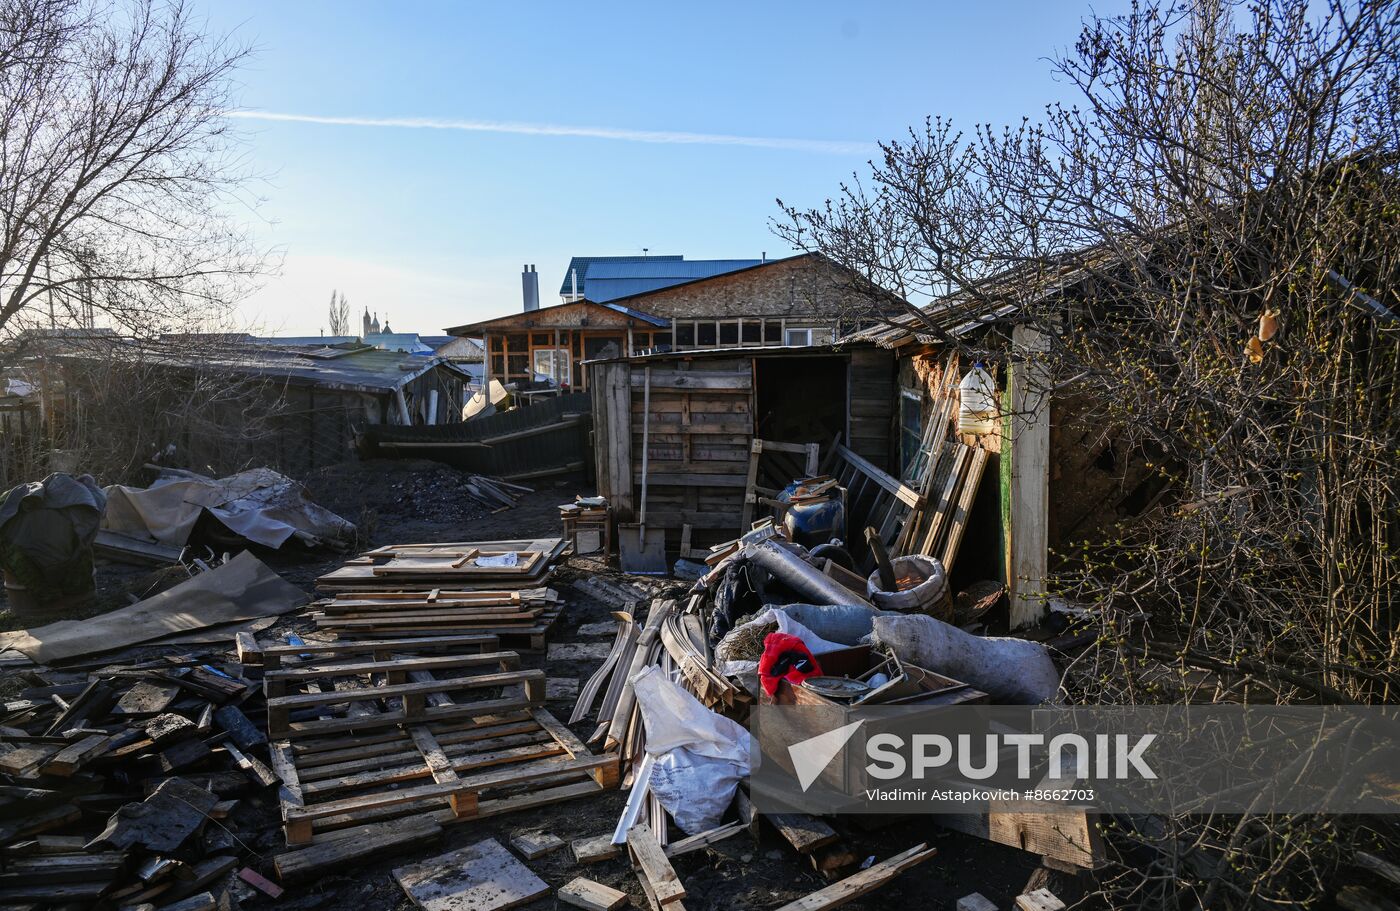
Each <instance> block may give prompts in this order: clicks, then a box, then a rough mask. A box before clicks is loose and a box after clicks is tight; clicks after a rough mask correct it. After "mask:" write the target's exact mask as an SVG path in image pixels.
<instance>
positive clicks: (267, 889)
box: [238, 867, 283, 898]
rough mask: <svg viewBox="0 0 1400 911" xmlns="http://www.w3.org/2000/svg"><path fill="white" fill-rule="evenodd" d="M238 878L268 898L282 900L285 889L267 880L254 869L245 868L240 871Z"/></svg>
mask: <svg viewBox="0 0 1400 911" xmlns="http://www.w3.org/2000/svg"><path fill="white" fill-rule="evenodd" d="M238 878H239V879H241V880H243V881H244V882H245V883H247V884H248V885H250V886H252V887H253V888H254V889H257V890H258V891H259V892H261V893H262V894H263V895H266V896H267V897H268V898H281V897H282V892H283V889H282V887H281V886H279V885H277V884H276V883H275V882H273V881H272V880H270V879H268V878H266V877H265V876H263V875H262V874H261V873H259V872H258V871H256V870H254V869H253V868H252V867H244V868H243V869H241V870H239V871H238Z"/></svg>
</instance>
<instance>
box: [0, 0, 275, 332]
mask: <svg viewBox="0 0 1400 911" xmlns="http://www.w3.org/2000/svg"><path fill="white" fill-rule="evenodd" d="M245 55H246V51H245V49H243V48H241V47H236V46H233V45H231V44H230V43H229V42H228V41H227V40H226V39H224V38H221V37H217V36H209V35H205V34H203V33H201V32H200V31H199V29H198V28H197V27H196V26H195V25H194V24H193V23H192V22H191V17H190V13H189V11H188V10H187V9H186V7H185V6H184V5H183V4H182V3H181V2H178V0H177V2H174V3H169V4H167V3H163V2H157V0H117V2H114V3H110V4H108V3H100V2H98V0H0V331H4V332H6V334H10V335H13V334H14V333H15V332H17V331H18V330H22V329H24V328H28V327H32V326H37V325H48V324H50V323H52V324H58V325H85V324H91V323H92V322H93V320H95V319H100V320H102V321H103V322H107V323H110V324H111V325H113V326H114V327H115V328H118V329H125V330H127V331H129V332H130V333H131V334H136V335H154V334H157V333H158V332H160V331H163V330H167V329H169V328H170V327H171V326H176V325H180V324H182V322H183V320H182V316H183V315H184V314H186V313H188V312H190V311H192V310H214V309H220V308H224V307H226V306H227V305H228V304H229V303H230V302H231V301H232V300H234V299H236V298H237V297H238V296H240V294H241V293H242V292H243V291H244V290H245V289H246V287H247V285H248V282H249V281H250V280H251V279H253V278H254V277H255V276H256V275H258V274H259V273H260V272H261V271H262V269H263V267H264V264H265V262H264V258H263V257H261V256H259V255H258V254H257V253H256V252H255V251H254V250H253V248H252V247H251V245H250V243H249V241H248V238H247V236H246V235H245V233H244V231H243V230H242V229H241V228H240V227H239V225H238V224H237V223H236V222H235V221H234V220H233V219H231V218H230V216H229V213H230V212H232V211H234V210H236V209H237V208H238V207H240V206H244V205H247V204H249V203H251V202H252V200H250V199H248V198H247V197H246V195H245V191H244V187H245V182H244V181H245V179H246V176H247V175H246V174H245V172H244V169H243V167H242V165H241V163H240V161H239V158H238V156H237V154H236V151H237V150H236V147H235V145H234V142H233V139H232V137H231V135H230V133H229V129H228V124H227V120H226V118H225V117H224V116H223V115H224V112H225V111H226V110H227V109H228V107H229V106H230V98H229V91H230V88H231V79H232V77H233V74H234V71H235V69H236V67H237V66H238V65H239V64H240V62H241V61H242V60H243V59H244V57H245Z"/></svg>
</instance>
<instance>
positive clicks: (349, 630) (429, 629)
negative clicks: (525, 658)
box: [316, 602, 564, 651]
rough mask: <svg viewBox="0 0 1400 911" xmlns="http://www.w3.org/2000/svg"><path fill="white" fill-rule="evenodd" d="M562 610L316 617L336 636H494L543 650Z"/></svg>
mask: <svg viewBox="0 0 1400 911" xmlns="http://www.w3.org/2000/svg"><path fill="white" fill-rule="evenodd" d="M563 612H564V605H563V604H562V603H560V602H548V603H547V604H546V606H543V607H540V608H538V609H532V610H531V611H529V612H521V613H522V614H528V615H522V616H518V617H516V616H503V615H492V614H480V613H475V614H474V613H471V612H465V613H456V612H447V613H443V614H421V613H416V612H415V613H404V614H394V613H392V612H380V613H379V614H377V615H375V616H373V617H345V616H318V617H317V620H316V626H317V628H318V629H322V630H325V631H327V632H331V633H334V634H335V635H336V636H337V638H339V639H356V638H361V637H365V638H370V639H376V638H385V637H390V636H461V635H485V636H495V637H497V639H498V640H499V641H500V643H501V644H502V645H504V646H506V647H508V648H512V649H515V650H517V651H543V650H544V648H545V643H546V641H547V639H548V637H549V632H550V630H551V629H553V628H554V624H555V623H557V622H558V620H559V617H560V616H561V615H562V614H563Z"/></svg>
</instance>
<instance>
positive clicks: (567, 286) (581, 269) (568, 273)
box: [559, 254, 685, 295]
mask: <svg viewBox="0 0 1400 911" xmlns="http://www.w3.org/2000/svg"><path fill="white" fill-rule="evenodd" d="M684 258H685V257H683V256H672V255H670V254H658V255H656V256H575V257H573V258H572V259H570V260H569V268H567V269H565V270H564V282H563V284H561V285H560V286H559V293H560V294H561V295H564V294H572V293H573V272H574V270H575V269H577V270H578V290H579V293H580V294H583V293H584V291H583V288H584V282H585V281H587V279H588V273H589V270H591V269H592V268H593V264H594V263H645V262H651V261H654V260H661V261H663V262H680V261H681V260H682V259H684Z"/></svg>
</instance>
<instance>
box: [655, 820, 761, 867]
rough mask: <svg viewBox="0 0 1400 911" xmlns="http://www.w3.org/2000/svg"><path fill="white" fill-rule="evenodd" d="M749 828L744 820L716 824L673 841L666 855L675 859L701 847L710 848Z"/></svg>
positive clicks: (667, 848) (667, 847) (668, 846)
mask: <svg viewBox="0 0 1400 911" xmlns="http://www.w3.org/2000/svg"><path fill="white" fill-rule="evenodd" d="M747 828H748V826H747V825H745V824H744V823H742V822H731V823H728V824H726V825H722V826H716V827H715V828H713V829H709V830H708V831H705V832H699V833H697V834H695V835H691V836H688V837H686V838H682V839H680V840H679V841H673V842H671V843H670V844H669V845H667V846H666V856H667V857H669V858H672V859H673V860H674V859H675V858H677V857H680V856H681V855H683V854H689V853H690V852H691V851H699V850H700V849H701V848H708V847H709V846H710V845H713V844H716V843H718V842H721V841H724V840H725V839H726V838H728V837H729V836H731V835H737V834H738V833H740V832H743V831H745V830H746V829H747Z"/></svg>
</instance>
